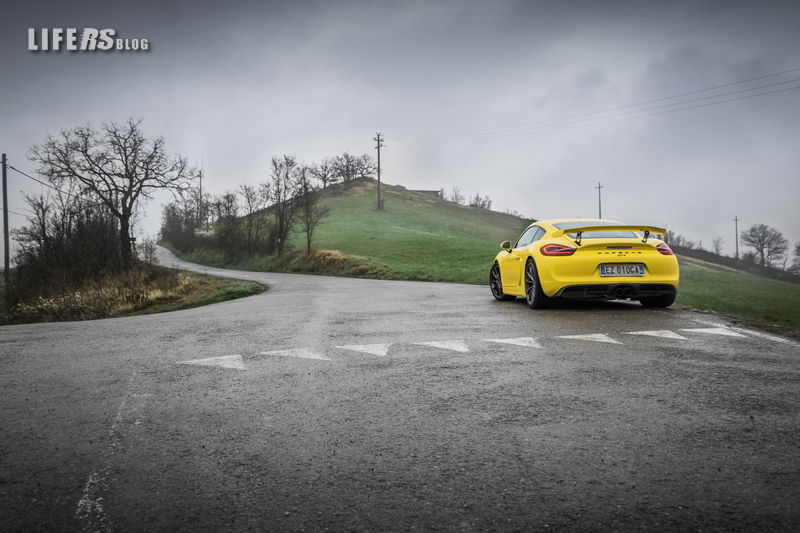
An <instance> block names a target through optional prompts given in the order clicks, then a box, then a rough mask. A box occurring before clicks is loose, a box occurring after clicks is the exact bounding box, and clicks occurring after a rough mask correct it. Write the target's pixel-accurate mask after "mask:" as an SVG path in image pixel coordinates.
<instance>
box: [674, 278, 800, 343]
mask: <svg viewBox="0 0 800 533" xmlns="http://www.w3.org/2000/svg"><path fill="white" fill-rule="evenodd" d="M677 303H678V304H679V305H682V306H686V307H691V308H694V309H700V310H704V311H712V312H716V313H721V314H724V315H726V316H729V317H731V318H733V319H736V320H737V321H739V322H741V323H744V324H745V325H750V326H754V327H758V328H761V329H766V330H767V331H772V332H774V333H780V334H783V335H787V336H789V337H793V338H796V339H800V285H797V284H796V283H788V282H785V281H777V280H773V279H769V278H764V277H761V276H755V275H751V274H745V273H738V272H730V271H725V270H716V269H713V268H703V267H699V266H694V265H686V264H682V265H681V287H680V290H679V291H678V300H677Z"/></svg>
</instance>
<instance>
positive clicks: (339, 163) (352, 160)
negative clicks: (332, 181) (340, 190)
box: [333, 152, 357, 188]
mask: <svg viewBox="0 0 800 533" xmlns="http://www.w3.org/2000/svg"><path fill="white" fill-rule="evenodd" d="M356 159H357V158H356V157H355V156H354V155H352V154H350V153H349V152H344V153H343V154H342V155H338V156H336V157H335V158H334V160H333V164H334V168H335V172H336V176H337V178H338V179H340V180H341V181H342V183H344V186H345V188H350V184H351V182H352V181H353V178H355V177H356Z"/></svg>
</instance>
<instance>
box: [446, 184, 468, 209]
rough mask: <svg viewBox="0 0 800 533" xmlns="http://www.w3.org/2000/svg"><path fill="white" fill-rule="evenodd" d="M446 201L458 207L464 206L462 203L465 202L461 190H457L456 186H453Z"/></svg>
mask: <svg viewBox="0 0 800 533" xmlns="http://www.w3.org/2000/svg"><path fill="white" fill-rule="evenodd" d="M448 200H450V201H451V202H454V203H456V204H458V205H464V202H465V201H466V199H465V198H464V193H462V192H461V189H459V188H458V185H454V186H453V190H452V191H450V196H449V198H448Z"/></svg>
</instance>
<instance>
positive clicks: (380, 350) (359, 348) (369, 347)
mask: <svg viewBox="0 0 800 533" xmlns="http://www.w3.org/2000/svg"><path fill="white" fill-rule="evenodd" d="M391 345H392V344H391V343H389V344H348V345H345V346H337V348H341V349H342V350H352V351H354V352H361V353H368V354H370V355H379V356H385V355H387V354H388V353H389V347H390V346H391Z"/></svg>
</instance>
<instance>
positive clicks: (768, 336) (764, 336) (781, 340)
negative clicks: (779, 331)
mask: <svg viewBox="0 0 800 533" xmlns="http://www.w3.org/2000/svg"><path fill="white" fill-rule="evenodd" d="M730 329H732V330H733V331H737V332H739V333H746V334H747V335H752V336H754V337H761V338H762V339H769V340H771V341H773V342H779V343H781V344H793V345H795V346H796V345H797V344H798V343H796V342H794V341H792V340H789V339H784V338H783V337H779V336H777V335H772V334H770V333H763V332H761V331H754V330H752V329H746V328H737V327H734V326H731V327H730Z"/></svg>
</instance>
